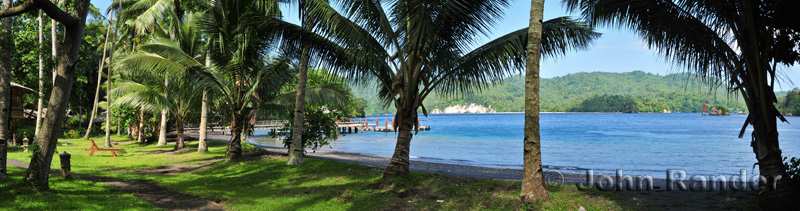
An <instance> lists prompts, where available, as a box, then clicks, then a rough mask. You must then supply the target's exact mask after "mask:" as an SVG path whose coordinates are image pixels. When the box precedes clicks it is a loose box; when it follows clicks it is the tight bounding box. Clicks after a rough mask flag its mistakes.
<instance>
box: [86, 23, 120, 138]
mask: <svg viewBox="0 0 800 211" xmlns="http://www.w3.org/2000/svg"><path fill="white" fill-rule="evenodd" d="M111 12H114V11H111ZM110 33H111V23H108V28H107V29H106V41H105V42H103V57H100V67H99V68H98V69H97V89H95V92H94V105H93V106H92V114H91V117H90V118H89V127H87V128H86V134H85V135H83V139H89V133H91V132H92V125H94V117H95V115H97V103H98V102H99V101H100V87H102V86H103V85H102V83H101V82H103V65H105V59H106V47H108V36H109V34H110Z"/></svg>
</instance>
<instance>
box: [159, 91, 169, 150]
mask: <svg viewBox="0 0 800 211" xmlns="http://www.w3.org/2000/svg"><path fill="white" fill-rule="evenodd" d="M167 87H169V77H164V98H167V96H168V95H167V91H166V89H167ZM164 145H167V109H163V110H161V124H159V128H158V144H157V146H164Z"/></svg>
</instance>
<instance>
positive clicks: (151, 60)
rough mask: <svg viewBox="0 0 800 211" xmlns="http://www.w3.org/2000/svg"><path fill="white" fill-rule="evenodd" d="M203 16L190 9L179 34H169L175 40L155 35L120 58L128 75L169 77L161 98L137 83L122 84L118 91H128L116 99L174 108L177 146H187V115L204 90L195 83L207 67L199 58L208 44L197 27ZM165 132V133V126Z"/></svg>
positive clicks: (168, 108) (179, 147) (164, 108)
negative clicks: (185, 127)
mask: <svg viewBox="0 0 800 211" xmlns="http://www.w3.org/2000/svg"><path fill="white" fill-rule="evenodd" d="M201 16H202V14H201V13H189V14H188V15H187V16H186V17H187V18H186V20H185V22H184V23H182V24H181V25H180V26H179V27H180V28H179V30H177V31H175V33H178V34H177V35H170V37H175V40H172V39H170V38H153V39H151V40H150V41H149V42H148V43H147V44H144V45H140V46H139V47H138V49H139V51H137V52H135V53H133V54H130V55H126V56H124V57H123V58H121V59H120V63H119V67H118V68H119V69H120V70H123V71H124V72H125V73H126V74H128V75H137V73H146V74H147V75H150V76H153V77H152V78H159V80H161V79H163V80H166V81H167V82H166V83H164V85H165V86H164V87H162V88H163V93H164V95H163V97H162V98H155V97H153V96H152V95H151V93H152V91H153V90H152V89H149V88H148V87H147V86H144V85H141V84H136V83H127V84H125V85H124V86H120V87H118V88H117V89H118V90H117V91H115V93H117V92H118V93H120V94H123V93H125V95H123V96H122V97H120V98H119V99H117V101H119V102H120V104H128V105H131V106H134V107H138V108H142V107H143V105H145V104H147V105H152V106H153V107H157V108H161V111H162V113H163V111H164V110H171V111H172V112H171V113H172V114H173V118H174V119H175V120H176V128H177V132H178V137H177V138H178V140H177V143H176V149H182V148H184V141H183V131H184V123H185V118H186V116H187V115H188V112H189V108H190V107H191V105H192V104H193V103H195V102H197V100H196V99H197V98H198V97H200V95H199V94H200V93H201V92H199V91H197V90H201V91H202V90H203V87H201V86H200V85H202V83H196V82H198V81H202V80H203V78H201V77H199V76H197V75H194V74H192V73H195V72H198V71H203V69H205V68H206V67H205V66H204V64H203V63H201V62H200V61H199V60H201V59H202V58H204V54H205V49H204V47H205V45H204V44H203V41H202V39H201V35H200V31H199V30H198V29H197V26H198V24H197V23H198V20H199V19H200V18H201ZM204 72H205V71H204ZM168 76H171V77H168ZM163 133H164V136H166V129H164V131H163Z"/></svg>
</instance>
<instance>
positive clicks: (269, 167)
mask: <svg viewBox="0 0 800 211" xmlns="http://www.w3.org/2000/svg"><path fill="white" fill-rule="evenodd" d="M115 139H121V140H124V139H127V138H126V137H115ZM95 140H96V141H95V142H96V143H98V144H99V145H101V146H100V148H104V147H102V141H99V140H102V138H97V139H95ZM90 146H91V143H90V142H89V141H88V140H83V139H62V140H60V143H59V147H58V150H59V151H60V152H63V151H67V152H68V153H70V154H72V165H73V166H72V169H73V172H75V173H80V174H91V175H98V176H106V177H114V178H120V179H146V180H152V181H155V182H156V183H157V184H159V185H161V186H164V187H168V188H171V189H174V190H178V191H182V192H185V193H189V194H193V195H197V196H200V197H202V198H206V199H209V200H213V201H217V202H220V203H221V204H222V205H224V206H225V207H228V208H230V209H233V210H263V209H270V210H298V209H299V210H375V209H379V210H385V209H393V210H394V209H400V210H419V209H423V210H526V209H543V210H577V209H578V207H580V206H583V207H585V208H586V209H587V210H620V209H624V206H621V205H620V204H619V203H618V202H617V200H616V199H617V198H615V197H616V196H615V195H613V194H612V193H609V192H599V191H578V190H576V189H575V187H574V186H569V185H568V186H565V187H563V188H562V189H560V190H555V189H553V190H552V191H551V199H550V200H549V201H547V202H544V203H534V204H529V203H522V202H520V200H519V191H520V190H519V189H520V182H514V181H494V180H483V179H469V178H461V177H451V176H443V175H435V174H427V173H417V172H413V173H412V174H411V175H410V176H409V177H408V178H404V179H399V180H393V181H382V180H380V176H381V169H377V168H373V167H367V166H363V165H358V164H350V163H342V162H335V161H329V160H322V159H312V158H306V159H305V164H303V165H302V166H300V167H288V166H286V165H285V163H286V158H285V157H283V156H275V155H265V156H255V157H254V156H245V158H243V159H240V160H237V161H225V160H224V159H219V157H220V156H223V155H224V153H225V149H226V144H225V143H215V142H212V143H211V146H210V147H209V151H210V152H209V153H202V154H199V153H196V147H197V142H196V141H193V142H191V143H189V144H187V148H188V150H183V151H178V152H173V147H174V146H173V145H172V144H170V145H167V146H155V145H139V144H138V143H125V144H120V145H118V146H115V147H114V148H120V147H121V148H124V149H125V153H122V154H118V157H112V155H111V153H110V152H96V153H95V154H94V156H89V152H88V151H84V150H83V149H87V148H89V147H90ZM10 151H11V152H10V153H9V158H11V159H16V160H22V161H28V160H29V159H30V155H29V153H23V152H22V150H21V149H19V147H12V148H11V150H10ZM207 160H214V161H215V162H214V163H213V164H211V165H210V166H208V167H206V168H203V169H199V170H195V171H190V172H185V173H179V174H159V173H153V174H137V173H135V172H134V171H146V170H152V169H158V168H159V167H160V166H168V165H173V164H196V163H198V162H202V161H207ZM52 167H53V168H54V169H57V168H59V158H58V157H57V156H56V157H55V158H54V159H53V166H52ZM15 171H16V170H15ZM16 180H19V178H17V179H16ZM84 183H86V184H93V183H91V182H87V181H80V180H71V181H66V180H62V179H60V178H55V177H51V187H53V188H54V190H56V191H54V192H48V193H36V194H52V195H58V196H59V198H65V199H70V198H74V197H79V196H76V195H84V194H82V193H78V192H65V191H60V189H63V188H60V187H64V186H66V187H75V186H79V185H76V184H84ZM18 186H19V185H17V186H13V187H12V186H8V187H9V188H5V187H6V186H1V187H3V190H4V191H6V189H11V190H8V191H17V190H16V189H17V188H18ZM85 188H86V190H83V191H86V192H92V193H95V192H96V193H105V194H107V195H115V194H116V196H115V197H124V196H128V197H132V196H130V195H125V194H122V193H119V192H115V191H114V190H113V189H112V188H109V187H107V186H104V185H98V184H94V185H92V186H87V187H85ZM21 190H22V191H24V190H25V189H21ZM31 194H33V193H31ZM24 195H25V196H27V195H30V194H24ZM92 196H94V195H91V194H90V195H89V196H80V197H92ZM101 196H104V195H102V194H101ZM112 197H114V196H112ZM29 198H39V197H34V195H31V197H29ZM19 200H22V199H21V198H20V197H18V198H15V199H14V200H13V201H6V200H3V201H2V202H0V204H17V201H19ZM39 200H43V201H44V202H41V203H38V204H45V205H48V206H49V205H54V206H55V205H59V204H60V203H59V202H51V200H55V198H51V197H41V198H39ZM135 200H136V199H135V198H131V199H127V200H122V199H120V200H114V201H120V203H116V202H115V203H114V204H109V205H108V207H117V206H122V205H126V206H127V207H125V208H135V209H150V208H152V205H149V204H147V203H144V202H137V203H134V202H133V201H135ZM59 201H60V199H59ZM68 201H72V200H68ZM108 201H111V200H108ZM122 201H124V203H121V202H122ZM64 203H66V202H64ZM75 203H78V204H79V203H80V201H79V200H74V202H70V204H75ZM109 203H110V202H109ZM27 204H29V206H31V208H34V207H33V206H34V205H36V204H37V203H33V202H31V203H27ZM131 204H132V205H133V206H132V207H131ZM97 206H101V205H97ZM3 207H5V206H3ZM23 208H24V207H23ZM35 208H38V207H35ZM76 209H83V208H81V207H76ZM86 209H94V207H88V208H86Z"/></svg>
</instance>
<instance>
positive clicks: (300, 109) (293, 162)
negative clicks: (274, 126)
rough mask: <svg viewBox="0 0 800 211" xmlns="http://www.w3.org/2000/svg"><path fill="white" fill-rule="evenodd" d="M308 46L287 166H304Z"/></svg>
mask: <svg viewBox="0 0 800 211" xmlns="http://www.w3.org/2000/svg"><path fill="white" fill-rule="evenodd" d="M308 54H309V52H308V46H304V47H303V52H302V54H301V55H300V67H299V68H298V71H299V73H298V74H297V97H296V98H295V103H294V122H293V125H292V143H291V144H290V145H289V158H288V160H287V161H286V165H290V166H299V165H302V164H303V126H304V125H305V116H304V112H305V96H306V81H307V77H308V57H309V55H308Z"/></svg>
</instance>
